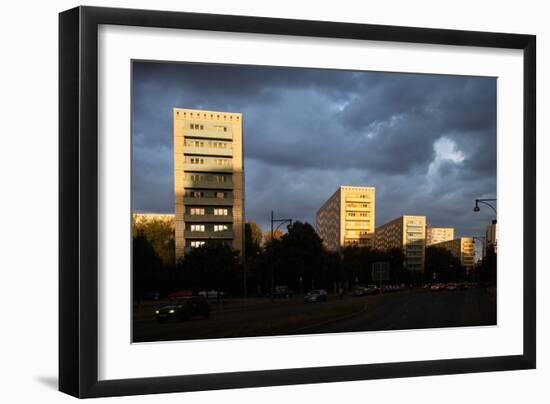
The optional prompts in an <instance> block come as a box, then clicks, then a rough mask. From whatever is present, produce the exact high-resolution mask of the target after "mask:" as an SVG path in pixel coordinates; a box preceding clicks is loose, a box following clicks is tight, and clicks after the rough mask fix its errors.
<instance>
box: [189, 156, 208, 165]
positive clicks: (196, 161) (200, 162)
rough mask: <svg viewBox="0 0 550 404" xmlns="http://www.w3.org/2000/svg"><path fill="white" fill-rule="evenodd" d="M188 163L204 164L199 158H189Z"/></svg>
mask: <svg viewBox="0 0 550 404" xmlns="http://www.w3.org/2000/svg"><path fill="white" fill-rule="evenodd" d="M189 162H190V163H191V164H204V159H203V158H199V157H191V158H190V159H189Z"/></svg>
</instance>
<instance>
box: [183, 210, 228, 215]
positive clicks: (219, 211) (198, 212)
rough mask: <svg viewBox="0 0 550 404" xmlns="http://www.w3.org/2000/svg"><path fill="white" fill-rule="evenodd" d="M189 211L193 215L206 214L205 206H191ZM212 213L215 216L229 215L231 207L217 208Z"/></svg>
mask: <svg viewBox="0 0 550 404" xmlns="http://www.w3.org/2000/svg"><path fill="white" fill-rule="evenodd" d="M189 213H190V214H191V215H193V216H204V215H205V214H206V209H205V208H191V209H189ZM212 213H213V214H214V216H227V215H228V214H229V209H227V208H215V209H214V210H213V211H212Z"/></svg>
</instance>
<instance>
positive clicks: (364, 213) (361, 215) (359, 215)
mask: <svg viewBox="0 0 550 404" xmlns="http://www.w3.org/2000/svg"><path fill="white" fill-rule="evenodd" d="M347 215H348V216H350V217H369V216H370V215H369V213H368V212H347Z"/></svg>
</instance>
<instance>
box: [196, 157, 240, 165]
mask: <svg viewBox="0 0 550 404" xmlns="http://www.w3.org/2000/svg"><path fill="white" fill-rule="evenodd" d="M211 161H212V162H213V163H214V164H215V165H217V166H222V167H227V166H230V165H231V160H230V159H212V160H211ZM187 162H188V163H190V164H204V158H202V157H188V158H187Z"/></svg>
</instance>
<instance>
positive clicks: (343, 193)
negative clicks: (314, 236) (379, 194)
mask: <svg viewBox="0 0 550 404" xmlns="http://www.w3.org/2000/svg"><path fill="white" fill-rule="evenodd" d="M375 204H376V203H375V188H374V187H352V186H341V187H340V188H338V189H337V190H336V192H335V193H334V194H333V195H332V196H331V197H330V198H329V199H328V200H327V201H326V202H325V203H324V204H323V206H322V207H321V208H320V209H319V211H317V215H316V227H317V233H318V234H319V236H320V237H321V238H322V239H323V242H324V244H325V246H326V247H327V248H328V249H329V250H331V251H337V250H339V249H340V248H341V247H345V246H348V245H358V246H367V245H370V244H371V241H372V238H373V236H374V226H375V222H374V220H375Z"/></svg>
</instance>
